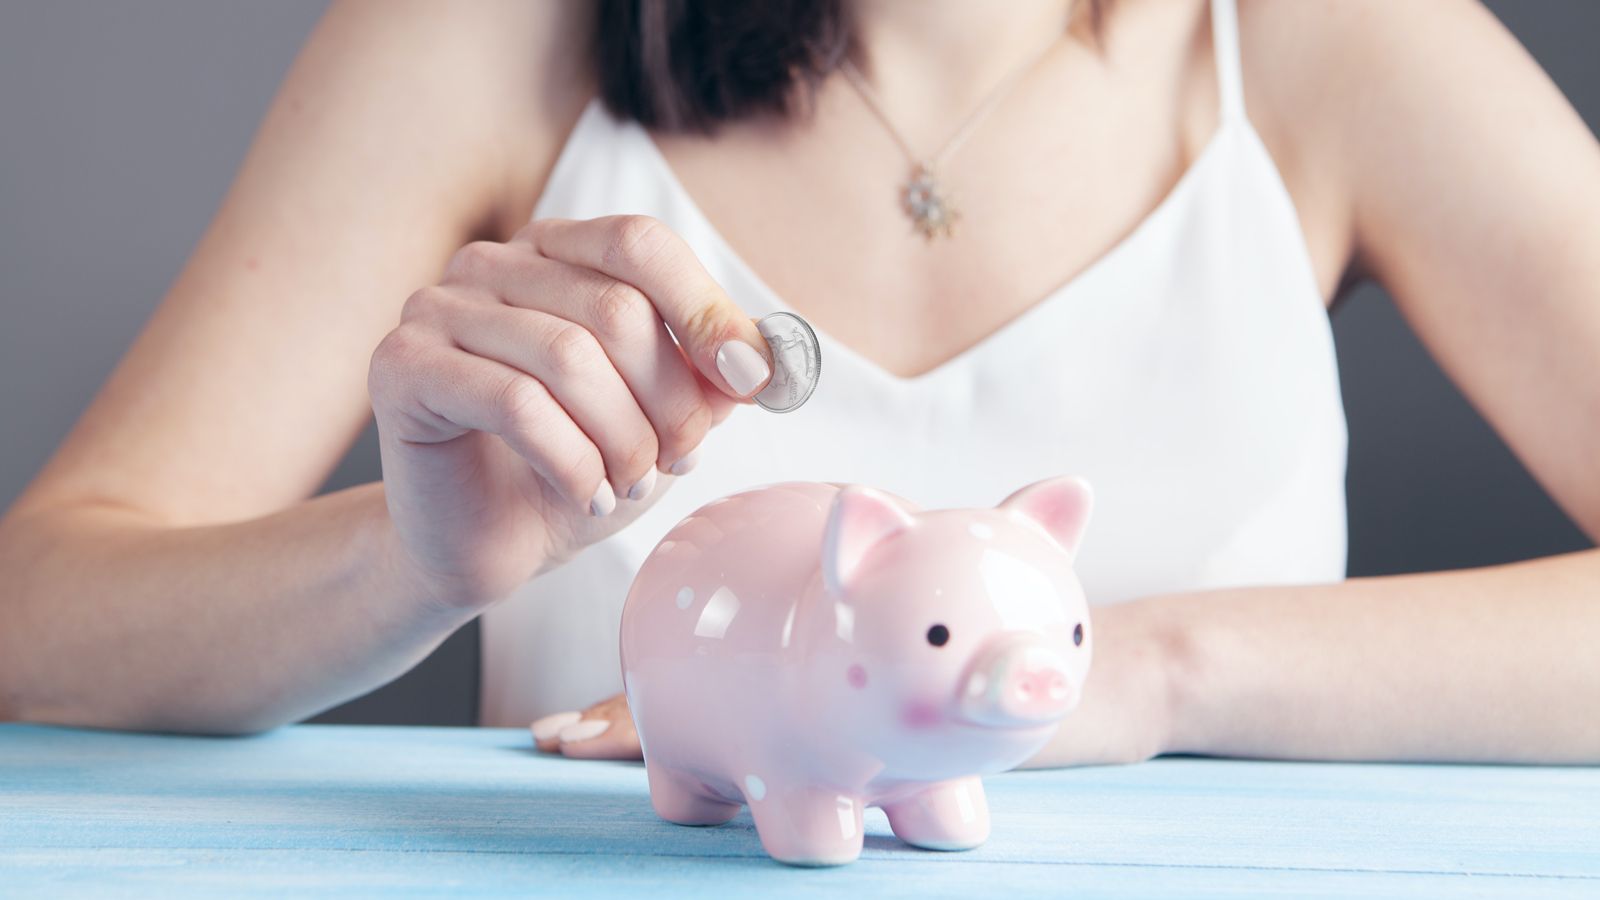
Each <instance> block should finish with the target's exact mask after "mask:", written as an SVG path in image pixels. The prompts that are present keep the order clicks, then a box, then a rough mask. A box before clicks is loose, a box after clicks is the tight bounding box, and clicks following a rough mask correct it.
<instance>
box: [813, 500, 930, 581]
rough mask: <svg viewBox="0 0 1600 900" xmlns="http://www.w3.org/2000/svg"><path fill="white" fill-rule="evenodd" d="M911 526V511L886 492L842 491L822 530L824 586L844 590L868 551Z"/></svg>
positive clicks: (834, 501)
mask: <svg viewBox="0 0 1600 900" xmlns="http://www.w3.org/2000/svg"><path fill="white" fill-rule="evenodd" d="M909 527H911V515H910V513H907V512H906V511H905V510H904V509H902V508H901V507H900V504H898V503H896V502H895V501H894V498H892V497H890V496H889V495H887V494H885V493H883V492H882V491H875V490H873V489H872V488H869V487H862V486H860V485H850V486H849V487H846V488H844V489H843V490H841V491H839V493H838V495H837V496H836V497H834V498H833V508H832V509H831V510H829V512H828V526H827V528H826V529H825V530H824V531H823V532H822V583H823V586H824V587H826V588H827V589H828V592H829V593H832V594H839V593H842V592H843V591H844V586H845V585H847V584H849V583H850V580H851V578H852V577H854V576H855V573H856V569H857V567H859V566H860V565H861V560H863V559H865V558H866V555H867V551H868V550H871V549H872V548H873V547H874V546H876V545H877V544H878V543H879V542H880V541H883V540H884V539H885V538H888V537H889V536H891V535H893V534H896V533H898V532H900V531H904V530H905V529H907V528H909Z"/></svg>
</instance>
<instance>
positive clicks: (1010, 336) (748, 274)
mask: <svg viewBox="0 0 1600 900" xmlns="http://www.w3.org/2000/svg"><path fill="white" fill-rule="evenodd" d="M595 102H596V103H598V101H595ZM607 117H608V118H610V117H609V114H607ZM611 121H613V122H614V123H617V124H620V126H621V127H622V128H623V129H625V130H626V132H627V133H628V134H630V135H631V136H632V137H633V138H634V139H635V140H636V141H637V142H638V143H639V144H640V146H641V147H642V148H643V150H644V153H645V155H646V156H647V157H648V158H649V159H650V162H651V164H652V165H653V166H655V168H656V169H657V170H658V174H659V175H660V177H661V179H662V181H663V182H664V183H665V184H666V185H667V188H668V190H669V191H671V193H672V194H673V196H674V198H675V199H676V200H677V201H678V204H679V205H680V206H681V207H682V209H683V210H684V211H685V212H686V213H687V214H688V215H689V216H690V217H691V218H693V219H694V220H695V224H696V225H697V226H699V230H700V231H701V232H702V233H703V234H705V235H706V236H707V238H708V239H709V240H710V241H711V242H712V243H713V244H714V245H715V247H714V248H713V249H715V251H716V252H718V253H720V254H721V255H722V256H723V257H724V258H725V259H726V260H727V261H728V263H729V265H731V266H732V267H733V269H734V270H735V271H736V272H737V273H738V275H739V276H741V277H742V278H744V279H745V280H746V281H748V282H749V283H750V284H751V285H753V286H754V288H755V290H756V291H757V292H758V293H759V294H760V295H761V299H762V300H763V301H764V303H765V306H766V307H767V308H768V309H769V310H770V311H772V312H787V313H792V314H794V315H797V316H799V317H801V318H803V319H806V321H807V322H808V323H810V325H811V329H812V331H814V332H815V333H816V335H817V340H818V342H819V343H821V344H822V345H823V351H822V355H823V357H824V358H826V357H829V356H831V355H835V354H836V355H838V356H841V357H844V358H846V359H849V360H852V361H853V362H855V364H856V365H857V366H858V367H859V368H862V369H864V370H866V371H867V372H869V373H871V375H872V376H873V377H875V378H877V379H879V380H880V381H883V382H885V383H887V384H891V385H894V386H895V387H897V388H901V389H909V388H913V387H918V386H921V385H925V384H929V383H932V382H935V381H938V380H941V379H943V378H946V377H949V376H950V375H951V374H952V373H955V372H959V371H960V370H962V369H964V368H966V367H968V366H970V365H973V364H975V362H976V361H977V360H978V359H979V358H980V357H981V356H982V355H983V354H985V353H987V352H990V351H991V350H993V348H995V347H996V346H1002V345H1004V344H1005V343H1006V342H1008V341H1013V340H1015V339H1016V338H1017V337H1018V336H1019V335H1022V334H1024V333H1025V329H1026V328H1027V327H1028V326H1030V325H1034V326H1036V325H1038V324H1039V322H1040V320H1041V319H1044V318H1045V317H1047V316H1049V315H1050V314H1052V313H1053V312H1054V311H1055V310H1057V309H1059V308H1061V307H1064V306H1068V305H1069V301H1070V298H1072V297H1073V296H1074V295H1075V294H1077V293H1078V292H1079V290H1080V289H1081V286H1082V285H1083V284H1084V283H1085V282H1087V281H1090V280H1092V279H1094V278H1096V277H1099V276H1101V275H1103V273H1104V270H1106V269H1108V268H1110V267H1111V266H1113V265H1115V264H1116V263H1117V262H1118V261H1120V260H1121V259H1122V258H1123V257H1125V256H1127V255H1129V253H1130V252H1131V251H1132V248H1134V247H1136V246H1137V245H1138V244H1140V243H1142V242H1143V241H1144V240H1145V238H1146V235H1148V234H1149V233H1150V232H1152V231H1154V230H1155V227H1156V225H1158V224H1159V223H1161V222H1163V221H1165V220H1166V219H1168V218H1171V217H1172V216H1173V215H1176V214H1177V213H1176V210H1177V209H1178V207H1179V204H1180V201H1181V200H1182V199H1183V198H1184V197H1185V196H1187V195H1188V194H1189V193H1190V192H1192V191H1193V190H1194V184H1195V183H1196V182H1197V181H1199V179H1200V176H1201V174H1202V173H1203V172H1204V171H1205V170H1206V169H1207V168H1209V167H1210V166H1211V165H1212V164H1213V162H1212V161H1213V160H1214V159H1215V158H1216V157H1218V156H1219V155H1220V154H1221V150H1220V148H1221V147H1222V146H1223V144H1224V143H1225V141H1226V139H1227V138H1228V137H1229V136H1230V135H1231V133H1232V131H1233V129H1234V128H1235V127H1237V126H1238V125H1239V120H1237V119H1232V118H1228V117H1224V118H1222V119H1221V120H1220V121H1219V122H1218V123H1217V127H1216V128H1215V129H1214V130H1213V131H1212V133H1211V136H1210V137H1209V138H1208V139H1207V140H1206V143H1205V146H1204V147H1202V148H1201V150H1200V152H1199V153H1198V154H1197V155H1196V156H1195V157H1194V159H1192V160H1190V161H1189V165H1188V167H1186V168H1185V169H1184V171H1183V174H1181V175H1179V176H1178V180H1177V181H1176V182H1174V183H1173V185H1172V187H1171V188H1169V189H1168V190H1167V193H1166V195H1165V196H1163V197H1162V198H1161V201H1160V202H1159V203H1157V204H1156V205H1155V207H1154V208H1152V209H1151V210H1150V211H1149V212H1148V213H1146V214H1145V215H1144V217H1143V218H1141V219H1140V220H1139V221H1138V222H1137V223H1136V224H1135V225H1134V226H1133V227H1132V228H1131V229H1130V230H1129V231H1128V232H1127V233H1126V234H1124V235H1123V236H1122V237H1121V238H1119V239H1118V240H1116V241H1115V242H1113V243H1112V244H1111V246H1110V247H1108V248H1107V249H1106V250H1105V251H1103V252H1102V253H1101V254H1100V255H1099V256H1097V257H1095V258H1094V259H1093V260H1091V261H1090V262H1089V263H1088V264H1087V265H1086V266H1084V267H1083V268H1081V269H1079V270H1078V271H1077V272H1076V273H1075V274H1073V275H1071V276H1070V277H1068V278H1067V280H1066V281H1064V282H1062V283H1061V284H1060V285H1058V286H1056V287H1055V288H1054V289H1052V290H1050V291H1048V292H1046V293H1045V295H1044V296H1043V297H1041V298H1039V299H1038V300H1036V301H1034V302H1033V303H1032V304H1030V305H1028V306H1026V307H1024V308H1023V309H1022V311H1021V312H1019V313H1017V314H1016V315H1015V316H1012V317H1011V318H1010V319H1007V320H1006V321H1005V322H1003V323H1001V324H1000V325H999V326H998V327H996V328H995V329H994V330H993V331H990V332H989V333H988V334H985V335H984V336H982V337H980V338H978V339H977V340H976V341H974V342H972V343H971V344H968V345H967V346H966V347H964V348H962V349H961V350H959V351H958V352H956V354H955V355H953V356H950V357H948V358H946V359H944V360H943V361H941V362H940V363H938V364H937V365H935V366H934V367H933V368H931V369H927V370H926V371H923V372H919V373H917V374H915V375H900V374H898V373H896V372H891V371H890V370H888V369H887V368H885V367H884V366H883V365H882V364H881V363H879V362H877V361H876V360H874V359H872V358H870V357H868V356H867V355H865V354H863V353H861V352H860V351H858V350H856V349H854V348H853V347H851V346H850V345H849V344H846V343H845V342H843V341H841V340H840V339H839V338H837V337H835V336H834V335H832V334H830V333H829V332H827V331H826V330H824V329H822V328H818V327H817V325H816V323H815V322H811V320H810V319H809V318H808V317H807V316H806V314H805V313H803V312H801V311H800V310H797V309H795V308H794V307H792V306H790V305H789V304H788V303H787V302H785V301H784V299H783V297H782V296H781V295H780V294H779V293H778V292H777V291H776V290H774V289H773V288H772V286H771V285H769V284H767V282H766V279H764V278H762V277H761V275H760V273H758V272H756V270H755V269H754V268H753V267H751V265H750V264H749V263H748V262H746V261H745V259H744V257H743V256H741V255H740V254H739V252H738V251H736V250H735V249H734V248H733V245H732V244H730V243H729V242H728V240H727V238H726V237H724V236H723V234H722V231H721V229H719V228H718V227H717V226H716V224H715V223H713V222H712V221H711V218H710V217H709V216H707V215H706V213H705V211H704V210H703V209H701V208H700V204H699V203H698V202H697V201H696V200H695V199H694V196H693V195H692V194H690V193H689V189H688V188H687V187H685V186H684V184H683V182H682V181H681V180H680V179H679V178H678V173H677V172H675V171H673V168H672V164H671V163H669V162H668V161H667V158H666V155H665V154H663V153H662V152H661V148H660V147H659V146H657V144H656V142H655V139H654V138H653V137H651V136H650V133H649V131H647V130H646V129H645V128H644V126H642V125H640V124H639V123H638V122H636V121H634V120H632V119H628V120H624V121H619V120H616V119H614V118H613V119H611ZM994 352H998V351H994Z"/></svg>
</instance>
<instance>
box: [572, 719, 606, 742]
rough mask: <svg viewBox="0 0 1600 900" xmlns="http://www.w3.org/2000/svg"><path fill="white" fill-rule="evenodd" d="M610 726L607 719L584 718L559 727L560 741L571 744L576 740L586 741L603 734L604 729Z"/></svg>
mask: <svg viewBox="0 0 1600 900" xmlns="http://www.w3.org/2000/svg"><path fill="white" fill-rule="evenodd" d="M610 727H611V722H610V720H608V719H584V720H583V721H581V722H576V723H574V724H572V725H568V726H567V727H565V728H563V729H561V743H563V744H572V743H576V742H577V741H587V740H588V739H590V738H594V737H599V736H600V735H602V734H605V733H606V729H607V728H610Z"/></svg>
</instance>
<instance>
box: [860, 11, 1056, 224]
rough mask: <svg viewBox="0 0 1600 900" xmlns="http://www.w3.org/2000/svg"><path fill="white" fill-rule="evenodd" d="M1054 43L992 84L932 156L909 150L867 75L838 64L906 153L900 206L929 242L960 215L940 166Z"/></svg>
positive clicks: (954, 222)
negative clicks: (907, 170)
mask: <svg viewBox="0 0 1600 900" xmlns="http://www.w3.org/2000/svg"><path fill="white" fill-rule="evenodd" d="M1055 46H1056V42H1055V41H1051V42H1050V43H1049V44H1047V45H1046V46H1045V47H1044V49H1042V50H1040V51H1039V52H1038V53H1037V54H1035V55H1034V56H1033V57H1031V58H1029V59H1028V60H1027V62H1025V63H1023V64H1022V65H1021V66H1018V67H1017V68H1016V69H1015V70H1013V71H1012V73H1011V74H1010V75H1007V76H1006V78H1005V80H1003V81H1001V82H1000V84H998V85H996V86H995V88H994V90H992V91H990V92H989V96H987V97H985V98H984V100H983V102H982V103H980V104H979V105H978V108H977V109H975V110H973V111H972V113H971V114H970V115H968V116H967V118H966V120H965V121H964V122H962V123H961V126H960V127H959V128H957V129H956V132H955V134H953V135H951V136H950V138H949V139H948V140H946V141H945V142H944V146H943V147H940V148H939V150H938V151H937V152H936V153H934V154H933V155H932V156H926V157H923V156H918V155H917V153H916V151H914V150H912V149H911V144H910V143H909V142H907V141H906V139H905V136H904V135H902V134H901V133H900V129H898V128H896V127H894V122H892V121H890V119H889V114H888V113H886V112H884V110H883V103H882V101H880V100H879V99H878V94H877V92H876V91H874V90H873V89H872V86H871V85H869V84H867V80H866V78H864V77H862V75H861V72H860V71H859V70H857V69H856V67H855V65H854V64H853V63H851V62H850V60H848V59H847V60H844V61H843V62H841V63H840V64H839V70H840V71H841V72H842V73H843V74H844V77H845V80H846V81H848V82H849V83H850V86H851V87H852V88H854V89H855V92H856V93H857V94H859V95H860V96H861V99H862V101H863V102H865V103H866V104H867V108H868V109H870V110H871V111H872V114H873V115H874V116H876V117H877V119H878V121H879V122H882V123H883V127H884V128H885V129H886V130H887V131H888V132H889V136H890V137H892V138H894V142H895V143H896V144H898V145H899V146H900V151H901V152H902V153H904V154H905V156H906V160H907V161H908V162H909V163H910V164H911V175H910V177H909V178H907V180H906V183H905V185H904V186H902V187H901V189H900V206H901V208H902V209H903V210H905V214H906V215H907V216H909V217H910V218H911V224H912V227H914V228H915V229H916V230H917V232H918V233H920V234H921V235H922V237H923V238H924V239H925V240H928V241H932V240H933V239H934V238H935V237H939V236H941V235H942V236H944V237H949V236H950V234H951V231H952V230H953V229H954V228H955V224H956V220H957V219H959V218H960V217H961V214H960V212H959V211H958V210H957V209H956V207H955V203H954V200H953V198H952V197H951V196H950V194H949V192H948V191H946V190H945V187H944V185H943V184H941V183H940V182H939V176H938V171H939V167H940V166H941V165H942V164H943V163H944V162H945V161H946V160H948V159H949V158H950V156H951V155H952V154H954V153H955V152H956V150H957V149H959V148H960V147H961V145H962V143H964V142H965V141H966V139H967V138H968V137H969V136H970V135H971V134H972V133H973V132H974V131H976V130H977V128H978V125H980V124H981V123H982V122H983V120H984V119H985V118H987V117H988V115H989V113H991V112H993V111H994V108H995V107H997V106H999V105H1000V101H1001V100H1003V99H1005V96H1006V94H1008V93H1010V91H1011V89H1012V88H1013V87H1015V86H1016V84H1017V82H1018V81H1021V80H1022V76H1024V75H1026V74H1028V73H1029V72H1031V71H1033V69H1034V67H1035V66H1037V65H1038V64H1039V63H1040V62H1043V61H1044V58H1045V56H1046V55H1047V54H1048V53H1049V52H1050V51H1051V50H1052V49H1054V48H1055Z"/></svg>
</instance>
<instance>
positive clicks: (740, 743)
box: [621, 478, 1093, 865]
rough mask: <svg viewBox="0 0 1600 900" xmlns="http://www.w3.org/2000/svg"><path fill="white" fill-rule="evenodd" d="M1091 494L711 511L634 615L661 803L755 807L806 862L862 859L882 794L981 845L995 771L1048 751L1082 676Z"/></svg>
mask: <svg viewBox="0 0 1600 900" xmlns="http://www.w3.org/2000/svg"><path fill="white" fill-rule="evenodd" d="M1090 506H1091V498H1090V492H1089V489H1088V486H1087V485H1086V484H1084V483H1083V482H1082V481H1080V480H1078V479H1074V478H1054V479H1049V480H1046V481H1042V482H1038V483H1036V484H1033V485H1029V486H1028V487H1025V488H1023V489H1021V490H1019V491H1017V492H1016V493H1014V494H1012V495H1011V496H1010V497H1008V498H1007V499H1006V500H1005V501H1004V502H1002V503H1001V504H1000V505H999V506H997V507H995V508H993V509H963V510H933V511H922V510H919V509H918V508H917V507H916V506H914V505H913V504H911V503H909V502H908V501H906V500H904V499H902V498H899V497H895V496H893V495H890V494H887V493H885V492H881V491H878V490H875V489H872V488H867V487H862V486H858V485H850V486H845V485H837V484H820V483H811V482H788V483H783V484H774V485H769V486H765V487H760V488H755V489H752V490H749V491H744V492H741V493H738V494H734V495H732V496H730V497H725V498H722V499H720V500H715V501H713V502H711V503H709V504H706V505H705V506H703V507H701V508H700V509H699V510H697V511H695V512H694V514H692V515H690V516H689V517H688V518H686V519H684V520H683V521H682V522H680V523H679V524H678V525H677V526H675V527H674V528H673V529H672V530H671V531H670V532H668V534H667V535H666V537H664V538H663V539H662V540H661V542H660V543H659V544H658V545H657V546H656V548H655V550H654V551H652V552H651V554H650V556H649V557H648V558H647V559H646V560H645V563H644V565H643V566H642V567H641V568H640V571H639V574H638V576H637V577H636V578H635V580H634V583H633V587H632V589H631V590H630V591H629V594H628V599H627V603H626V605H625V607H624V609H623V613H622V647H621V652H622V667H623V684H624V687H625V689H626V691H627V695H628V703H629V706H630V708H631V709H632V711H633V716H634V721H635V724H636V725H637V726H638V730H639V736H640V742H641V745H642V746H643V748H644V758H645V766H646V769H647V771H648V775H649V781H650V796H651V801H652V803H653V805H654V806H655V809H656V811H657V812H658V813H659V814H660V815H661V816H662V817H663V818H665V819H667V820H669V821H672V822H677V823H680V824H685V825H708V824H718V823H721V822H726V821H727V820H729V819H731V818H732V817H733V816H734V815H735V814H737V813H738V811H739V806H740V805H741V804H748V805H749V806H750V809H751V814H752V816H753V818H754V820H755V824H756V828H757V830H758V831H759V832H760V834H761V841H762V844H763V846H764V847H765V848H766V849H767V852H769V853H770V854H772V856H773V857H774V858H776V859H778V860H781V861H783V862H787V863H793V864H797V865H832V864H839V863H845V862H849V861H851V860H853V859H855V858H856V857H857V856H858V855H859V854H860V852H861V843H862V828H861V820H862V811H863V809H865V808H866V807H868V806H880V807H882V808H883V810H884V811H885V813H887V814H888V817H889V822H890V825H891V826H892V827H893V829H894V832H895V834H896V835H898V836H899V837H900V838H901V839H902V840H905V841H906V842H908V843H910V844H914V845H916V846H919V847H927V848H930V849H938V850H958V849H967V848H970V847H975V846H977V845H978V844H981V843H982V842H983V841H984V839H985V838H986V837H987V836H988V833H989V816H988V809H987V807H986V805H985V803H984V795H983V785H982V782H981V781H980V776H982V775H986V774H993V773H996V772H1000V771H1004V770H1006V769H1009V768H1012V767H1014V766H1016V765H1018V764H1020V763H1022V762H1023V761H1024V760H1026V759H1028V758H1029V757H1030V756H1032V755H1033V754H1034V753H1035V752H1037V751H1038V750H1039V749H1040V748H1041V747H1043V746H1044V744H1045V743H1046V742H1047V741H1048V740H1049V739H1050V737H1051V736H1052V735H1053V734H1054V733H1055V730H1056V727H1057V725H1058V724H1059V722H1060V720H1061V719H1062V717H1064V716H1065V715H1066V714H1067V713H1068V712H1069V711H1070V710H1071V709H1072V708H1073V707H1074V706H1076V705H1077V702H1078V696H1079V692H1080V689H1081V687H1082V685H1083V680H1084V678H1085V676H1086V675H1087V673H1088V668H1089V661H1090V657H1091V652H1092V646H1093V634H1092V629H1091V628H1090V626H1089V618H1088V607H1087V605H1086V603H1085V602H1084V596H1083V590H1082V588H1081V587H1080V585H1079V584H1078V579H1077V577H1076V576H1075V575H1074V573H1073V568H1072V560H1073V555H1074V553H1075V552H1076V550H1077V547H1078V544H1079V541H1080V540H1081V538H1082V535H1083V530H1084V527H1085V525H1086V524H1087V521H1088V517H1089V511H1090Z"/></svg>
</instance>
